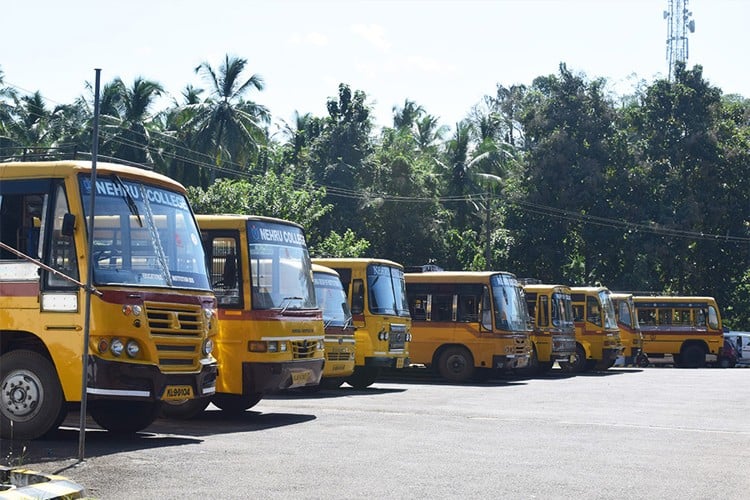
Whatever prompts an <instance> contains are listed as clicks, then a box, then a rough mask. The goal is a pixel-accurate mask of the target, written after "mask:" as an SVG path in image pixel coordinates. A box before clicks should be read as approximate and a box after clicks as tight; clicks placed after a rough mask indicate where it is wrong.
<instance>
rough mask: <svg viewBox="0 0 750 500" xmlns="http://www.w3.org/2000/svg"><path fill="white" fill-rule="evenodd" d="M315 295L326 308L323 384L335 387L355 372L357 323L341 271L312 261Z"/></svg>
mask: <svg viewBox="0 0 750 500" xmlns="http://www.w3.org/2000/svg"><path fill="white" fill-rule="evenodd" d="M313 281H314V282H315V299H316V300H317V301H318V307H320V309H321V310H322V311H323V325H324V327H325V352H326V356H325V357H326V363H325V365H324V366H323V377H322V378H321V379H320V385H321V387H323V388H326V389H334V388H337V387H339V386H341V384H343V383H344V382H345V381H346V379H347V377H349V376H350V375H351V374H352V373H354V363H355V360H354V353H355V341H354V323H353V320H352V313H351V311H350V310H349V304H348V303H347V300H346V292H344V285H342V284H341V278H340V277H339V273H337V272H336V271H334V270H333V269H331V268H328V267H325V266H321V265H318V264H313Z"/></svg>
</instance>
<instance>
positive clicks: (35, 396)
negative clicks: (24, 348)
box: [0, 372, 42, 420]
mask: <svg viewBox="0 0 750 500" xmlns="http://www.w3.org/2000/svg"><path fill="white" fill-rule="evenodd" d="M0 399H1V400H2V410H3V412H4V413H7V414H8V415H10V416H13V417H15V418H16V419H24V420H25V419H28V418H30V417H31V416H33V415H34V413H35V412H36V410H37V409H38V408H39V402H40V401H41V399H42V391H41V384H40V383H39V381H38V380H36V379H35V378H34V377H31V376H29V374H28V373H23V372H15V373H11V374H9V375H8V377H6V379H5V381H4V383H3V388H2V393H1V394H0Z"/></svg>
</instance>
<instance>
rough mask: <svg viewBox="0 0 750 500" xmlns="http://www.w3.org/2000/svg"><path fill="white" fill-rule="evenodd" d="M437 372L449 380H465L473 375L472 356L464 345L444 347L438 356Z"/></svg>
mask: <svg viewBox="0 0 750 500" xmlns="http://www.w3.org/2000/svg"><path fill="white" fill-rule="evenodd" d="M438 372H439V373H440V376H441V377H443V378H444V379H446V380H450V381H451V382H466V381H467V380H469V379H471V377H472V376H473V375H474V357H473V356H472V355H471V353H470V352H469V350H468V349H466V348H465V347H459V346H451V347H446V348H445V349H444V350H443V352H441V353H440V357H439V358H438Z"/></svg>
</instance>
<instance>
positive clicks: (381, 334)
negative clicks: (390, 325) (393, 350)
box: [378, 330, 389, 340]
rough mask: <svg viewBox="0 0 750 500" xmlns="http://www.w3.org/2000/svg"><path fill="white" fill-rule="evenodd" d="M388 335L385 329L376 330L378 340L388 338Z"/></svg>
mask: <svg viewBox="0 0 750 500" xmlns="http://www.w3.org/2000/svg"><path fill="white" fill-rule="evenodd" d="M388 337H389V335H388V332H386V331H385V330H380V332H378V340H388Z"/></svg>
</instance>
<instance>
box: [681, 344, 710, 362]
mask: <svg viewBox="0 0 750 500" xmlns="http://www.w3.org/2000/svg"><path fill="white" fill-rule="evenodd" d="M705 365H706V353H705V352H704V351H703V349H702V348H701V347H700V346H697V345H695V344H691V345H687V346H685V347H683V348H682V351H681V352H680V367H683V368H703V367H704V366H705Z"/></svg>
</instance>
